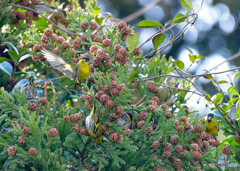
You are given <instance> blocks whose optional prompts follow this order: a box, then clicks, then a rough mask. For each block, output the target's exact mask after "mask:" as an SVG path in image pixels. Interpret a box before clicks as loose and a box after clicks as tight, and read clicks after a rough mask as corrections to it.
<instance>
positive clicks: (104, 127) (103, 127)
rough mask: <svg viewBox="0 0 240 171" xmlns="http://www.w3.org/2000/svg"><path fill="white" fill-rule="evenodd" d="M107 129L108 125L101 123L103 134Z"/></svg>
mask: <svg viewBox="0 0 240 171" xmlns="http://www.w3.org/2000/svg"><path fill="white" fill-rule="evenodd" d="M107 130H108V126H107V125H102V133H103V134H104V133H105V132H107Z"/></svg>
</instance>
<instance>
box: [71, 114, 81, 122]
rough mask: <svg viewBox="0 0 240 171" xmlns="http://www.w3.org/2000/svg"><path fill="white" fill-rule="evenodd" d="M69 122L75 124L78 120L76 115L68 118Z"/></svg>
mask: <svg viewBox="0 0 240 171" xmlns="http://www.w3.org/2000/svg"><path fill="white" fill-rule="evenodd" d="M70 120H71V121H72V122H77V121H78V120H79V116H78V115H76V114H73V115H71V116H70Z"/></svg>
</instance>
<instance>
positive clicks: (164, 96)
mask: <svg viewBox="0 0 240 171" xmlns="http://www.w3.org/2000/svg"><path fill="white" fill-rule="evenodd" d="M178 85H179V84H176V85H175V86H174V87H175V88H178ZM177 92H179V90H177V89H173V88H168V87H163V88H161V93H160V94H159V95H158V97H159V102H160V104H167V105H168V104H171V103H172V102H173V101H174V97H175V94H176V93H177Z"/></svg>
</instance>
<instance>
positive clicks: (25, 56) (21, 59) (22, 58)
mask: <svg viewBox="0 0 240 171" xmlns="http://www.w3.org/2000/svg"><path fill="white" fill-rule="evenodd" d="M29 57H31V56H30V55H29V54H26V55H23V56H22V57H21V58H20V59H19V61H18V63H19V62H21V61H23V60H24V59H27V58H29Z"/></svg>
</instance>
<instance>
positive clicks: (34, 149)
mask: <svg viewBox="0 0 240 171" xmlns="http://www.w3.org/2000/svg"><path fill="white" fill-rule="evenodd" d="M28 154H29V155H30V156H33V155H35V154H37V150H36V148H33V147H31V148H30V149H29V150H28Z"/></svg>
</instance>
